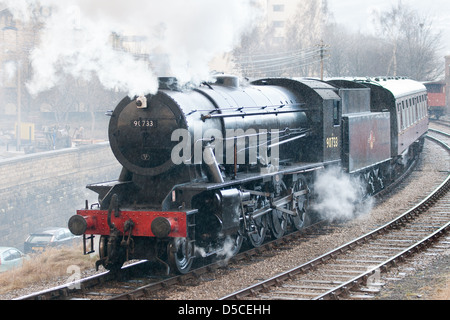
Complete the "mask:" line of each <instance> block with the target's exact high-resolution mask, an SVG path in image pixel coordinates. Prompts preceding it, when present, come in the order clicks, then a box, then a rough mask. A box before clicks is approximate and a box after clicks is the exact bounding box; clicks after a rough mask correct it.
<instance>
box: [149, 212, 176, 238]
mask: <svg viewBox="0 0 450 320" xmlns="http://www.w3.org/2000/svg"><path fill="white" fill-rule="evenodd" d="M151 230H152V233H153V234H154V235H155V237H157V238H166V237H167V236H169V234H170V232H172V224H171V223H170V219H167V218H164V217H158V218H156V219H155V220H153V222H152V225H151Z"/></svg>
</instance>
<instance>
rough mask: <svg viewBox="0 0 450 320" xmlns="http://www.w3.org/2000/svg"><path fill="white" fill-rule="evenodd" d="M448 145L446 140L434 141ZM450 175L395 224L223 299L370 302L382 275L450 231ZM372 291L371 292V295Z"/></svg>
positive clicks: (387, 225)
mask: <svg viewBox="0 0 450 320" xmlns="http://www.w3.org/2000/svg"><path fill="white" fill-rule="evenodd" d="M431 139H433V140H434V141H438V142H439V143H441V144H442V145H444V146H445V147H446V149H447V150H449V149H448V146H446V142H444V141H442V140H439V139H437V138H436V137H431ZM449 181H450V176H449V177H447V179H446V180H445V182H444V183H442V185H440V186H439V187H438V188H437V189H436V190H435V191H434V192H433V193H432V194H431V195H430V196H429V197H427V199H425V200H424V201H422V202H421V203H420V204H419V205H417V206H416V207H415V208H413V209H411V210H409V211H407V212H405V213H404V214H403V215H401V216H400V217H398V218H397V219H395V220H393V221H392V222H390V223H388V224H386V225H384V226H382V227H380V228H378V229H377V230H374V231H373V232H370V233H369V234H367V235H365V236H362V237H360V238H358V239H356V240H354V241H351V242H349V243H347V244H345V245H343V246H341V247H339V248H337V249H335V250H333V251H331V252H328V253H327V254H325V255H323V256H321V257H319V258H317V259H315V260H313V261H310V262H308V263H306V264H303V265H301V266H298V267H296V268H294V269H291V270H289V271H287V272H285V273H283V274H280V275H278V276H275V277H273V278H271V279H268V280H266V281H263V282H260V283H258V284H256V285H253V286H251V287H248V288H245V289H243V290H240V291H238V292H235V293H233V294H231V295H228V296H225V297H223V298H222V300H233V299H234V300H239V299H257V300H264V299H267V300H300V299H313V300H325V299H337V298H339V297H350V298H370V297H371V295H370V293H374V292H378V291H379V289H378V288H377V286H379V285H380V284H379V283H376V282H377V279H379V274H380V272H384V271H386V270H387V269H389V267H391V266H394V265H396V264H397V263H399V262H401V261H402V260H404V259H405V258H407V257H408V256H410V255H412V254H414V253H416V252H418V251H421V250H423V249H424V248H426V247H428V246H430V245H431V244H432V243H433V242H434V241H435V240H437V239H438V238H439V237H440V236H442V235H443V234H445V233H447V232H448V230H449V228H450V195H449V194H448V189H449V186H450V182H449ZM368 293H369V294H368Z"/></svg>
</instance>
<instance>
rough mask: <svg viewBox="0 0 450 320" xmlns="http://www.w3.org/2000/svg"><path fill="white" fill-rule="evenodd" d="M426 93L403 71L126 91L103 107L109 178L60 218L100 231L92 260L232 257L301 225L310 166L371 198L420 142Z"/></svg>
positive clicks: (175, 263)
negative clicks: (113, 171) (362, 184)
mask: <svg viewBox="0 0 450 320" xmlns="http://www.w3.org/2000/svg"><path fill="white" fill-rule="evenodd" d="M426 95H427V92H426V89H425V87H424V86H423V85H421V84H419V83H417V82H415V81H412V80H406V79H399V78H396V79H366V78H361V79H333V80H329V81H318V80H315V79H284V78H274V79H260V80H256V81H253V82H251V83H245V84H240V83H239V79H238V78H237V77H233V76H225V75H224V76H218V77H217V79H216V82H215V83H204V84H202V85H201V86H199V87H197V88H195V89H190V90H182V89H180V88H179V87H178V86H177V85H176V80H174V79H171V78H162V79H161V85H160V90H159V92H158V93H157V94H155V95H147V96H145V97H136V98H134V99H131V98H129V97H126V98H125V99H123V100H122V102H120V104H119V105H118V106H117V107H116V109H115V110H114V112H113V113H112V114H111V121H110V126H109V138H110V144H111V148H112V150H113V153H114V155H115V157H116V158H117V160H118V161H119V162H120V163H121V164H122V166H123V170H122V173H121V175H120V177H119V179H118V180H117V181H112V182H106V183H99V184H93V185H89V186H88V188H89V189H91V190H93V191H94V192H96V193H98V195H99V204H97V205H96V206H95V205H94V206H91V207H89V206H88V204H86V208H85V209H84V210H79V211H78V212H77V215H75V216H73V217H72V218H71V219H70V220H69V228H70V230H71V232H72V233H74V234H76V235H83V236H84V238H85V253H86V251H87V249H86V241H87V240H88V239H90V240H91V248H90V249H91V250H90V251H91V252H93V251H94V249H93V236H94V235H99V236H100V241H99V255H100V260H99V261H98V262H97V266H98V265H103V266H104V267H105V268H107V269H110V270H117V269H119V268H120V267H121V266H122V265H123V263H124V262H125V261H127V260H129V259H147V260H152V261H159V262H161V263H162V264H163V265H165V266H166V267H168V268H170V271H172V272H175V273H187V272H188V271H189V270H190V268H191V266H192V263H193V261H194V259H196V258H205V257H209V256H225V255H228V256H230V255H234V254H236V253H237V252H238V251H239V250H240V248H241V245H242V244H243V243H244V242H245V243H246V244H247V245H250V246H254V247H258V246H260V245H261V244H262V243H263V242H264V240H265V238H266V236H268V235H269V233H270V235H271V236H272V237H274V238H280V237H282V236H283V235H284V234H285V233H286V232H287V231H288V230H290V229H301V228H303V227H304V226H306V225H307V224H308V223H309V221H311V219H313V217H312V215H313V213H312V212H311V210H309V208H308V206H309V203H310V201H311V200H312V199H313V198H314V177H315V173H316V172H317V171H320V170H324V169H325V168H327V167H329V166H340V167H341V168H342V169H343V170H344V171H346V172H348V173H349V174H354V175H358V176H360V177H362V178H363V179H364V181H366V182H367V193H368V194H373V193H375V192H377V191H379V190H381V189H383V188H384V187H385V186H386V185H388V184H389V183H390V182H391V181H392V180H393V179H394V178H395V176H396V174H397V173H398V172H400V171H401V170H402V169H403V167H404V166H405V165H406V163H407V161H408V159H410V158H412V157H413V156H416V155H417V154H418V153H419V152H420V151H421V148H422V146H423V141H424V136H425V134H426V132H427V130H428V115H427V97H426Z"/></svg>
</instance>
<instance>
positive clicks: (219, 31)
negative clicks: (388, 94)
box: [0, 0, 446, 145]
mask: <svg viewBox="0 0 450 320" xmlns="http://www.w3.org/2000/svg"><path fill="white" fill-rule="evenodd" d="M329 2H330V3H331V4H330V3H329ZM415 2H416V1H398V2H395V1H389V5H387V4H386V1H379V3H384V6H379V7H377V8H374V7H373V6H369V5H367V7H366V8H365V11H364V14H362V13H359V12H358V13H357V14H356V16H357V17H361V18H362V17H367V15H368V16H369V17H370V18H369V20H370V27H367V26H361V23H360V22H359V23H357V22H356V20H355V27H354V28H353V27H352V25H351V24H349V23H340V22H338V21H341V20H340V18H341V17H342V15H343V13H347V14H351V12H352V5H355V6H356V4H355V3H354V2H353V4H352V1H350V0H347V1H343V2H342V5H341V2H340V1H339V2H336V1H335V0H329V1H327V0H297V1H293V0H230V1H221V0H192V1H185V0H173V1H171V2H170V3H169V2H163V1H156V0H152V1H148V0H130V1H127V2H123V1H118V0H113V1H106V0H96V1H88V0H67V1H58V0H41V1H38V0H0V28H1V30H2V32H1V43H0V66H1V69H0V101H1V102H0V116H1V120H0V144H3V145H4V144H5V143H7V140H8V139H9V140H14V138H15V137H14V131H15V123H16V122H19V123H21V122H25V123H32V124H33V125H35V126H34V130H36V131H39V130H41V129H42V127H43V126H50V125H51V126H57V127H59V128H62V127H67V128H68V130H69V134H70V135H74V134H75V131H76V130H77V129H79V128H80V127H83V129H84V136H85V137H86V136H87V137H90V138H99V139H107V136H106V132H107V123H108V119H105V117H103V115H104V113H105V111H107V110H111V109H114V107H115V105H117V103H118V102H119V101H120V100H121V99H122V97H124V96H125V95H129V96H131V97H132V96H134V95H142V94H148V93H155V92H156V91H157V90H158V81H157V77H159V76H175V77H177V78H178V80H179V82H180V83H183V84H186V83H193V84H199V83H201V82H202V81H205V80H208V79H209V77H210V76H211V72H212V71H218V72H226V73H233V74H238V75H240V76H244V77H266V76H276V77H279V76H287V77H320V76H321V74H322V72H323V75H324V76H325V77H336V76H406V77H410V78H412V79H415V80H418V81H430V80H436V79H439V78H440V77H442V76H443V71H444V60H443V55H444V53H443V52H444V51H445V50H446V49H445V46H444V44H443V41H442V39H443V32H442V29H441V28H436V27H435V25H436V23H435V22H436V20H437V18H436V17H434V16H432V15H430V12H424V11H423V10H422V9H418V8H416V7H414V6H413V5H410V3H415ZM361 3H362V2H360V1H358V5H357V6H358V8H360V7H361ZM344 7H345V8H344ZM336 8H337V10H336V12H334V11H333V9H336ZM355 8H356V7H355ZM366 20H367V18H366ZM367 24H369V21H367ZM23 138H24V137H22V139H23ZM26 138H30V137H29V135H26Z"/></svg>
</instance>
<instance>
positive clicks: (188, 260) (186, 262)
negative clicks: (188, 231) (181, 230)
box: [167, 238, 194, 274]
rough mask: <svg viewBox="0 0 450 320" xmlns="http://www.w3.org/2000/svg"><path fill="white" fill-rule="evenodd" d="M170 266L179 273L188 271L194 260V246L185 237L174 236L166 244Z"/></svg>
mask: <svg viewBox="0 0 450 320" xmlns="http://www.w3.org/2000/svg"><path fill="white" fill-rule="evenodd" d="M167 255H168V258H169V259H168V262H169V266H170V268H171V269H172V270H173V271H174V272H175V273H179V274H186V273H188V272H189V271H190V269H191V266H192V262H193V261H194V246H193V244H192V242H190V241H189V239H187V238H174V239H172V241H170V243H169V244H168V246H167Z"/></svg>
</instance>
